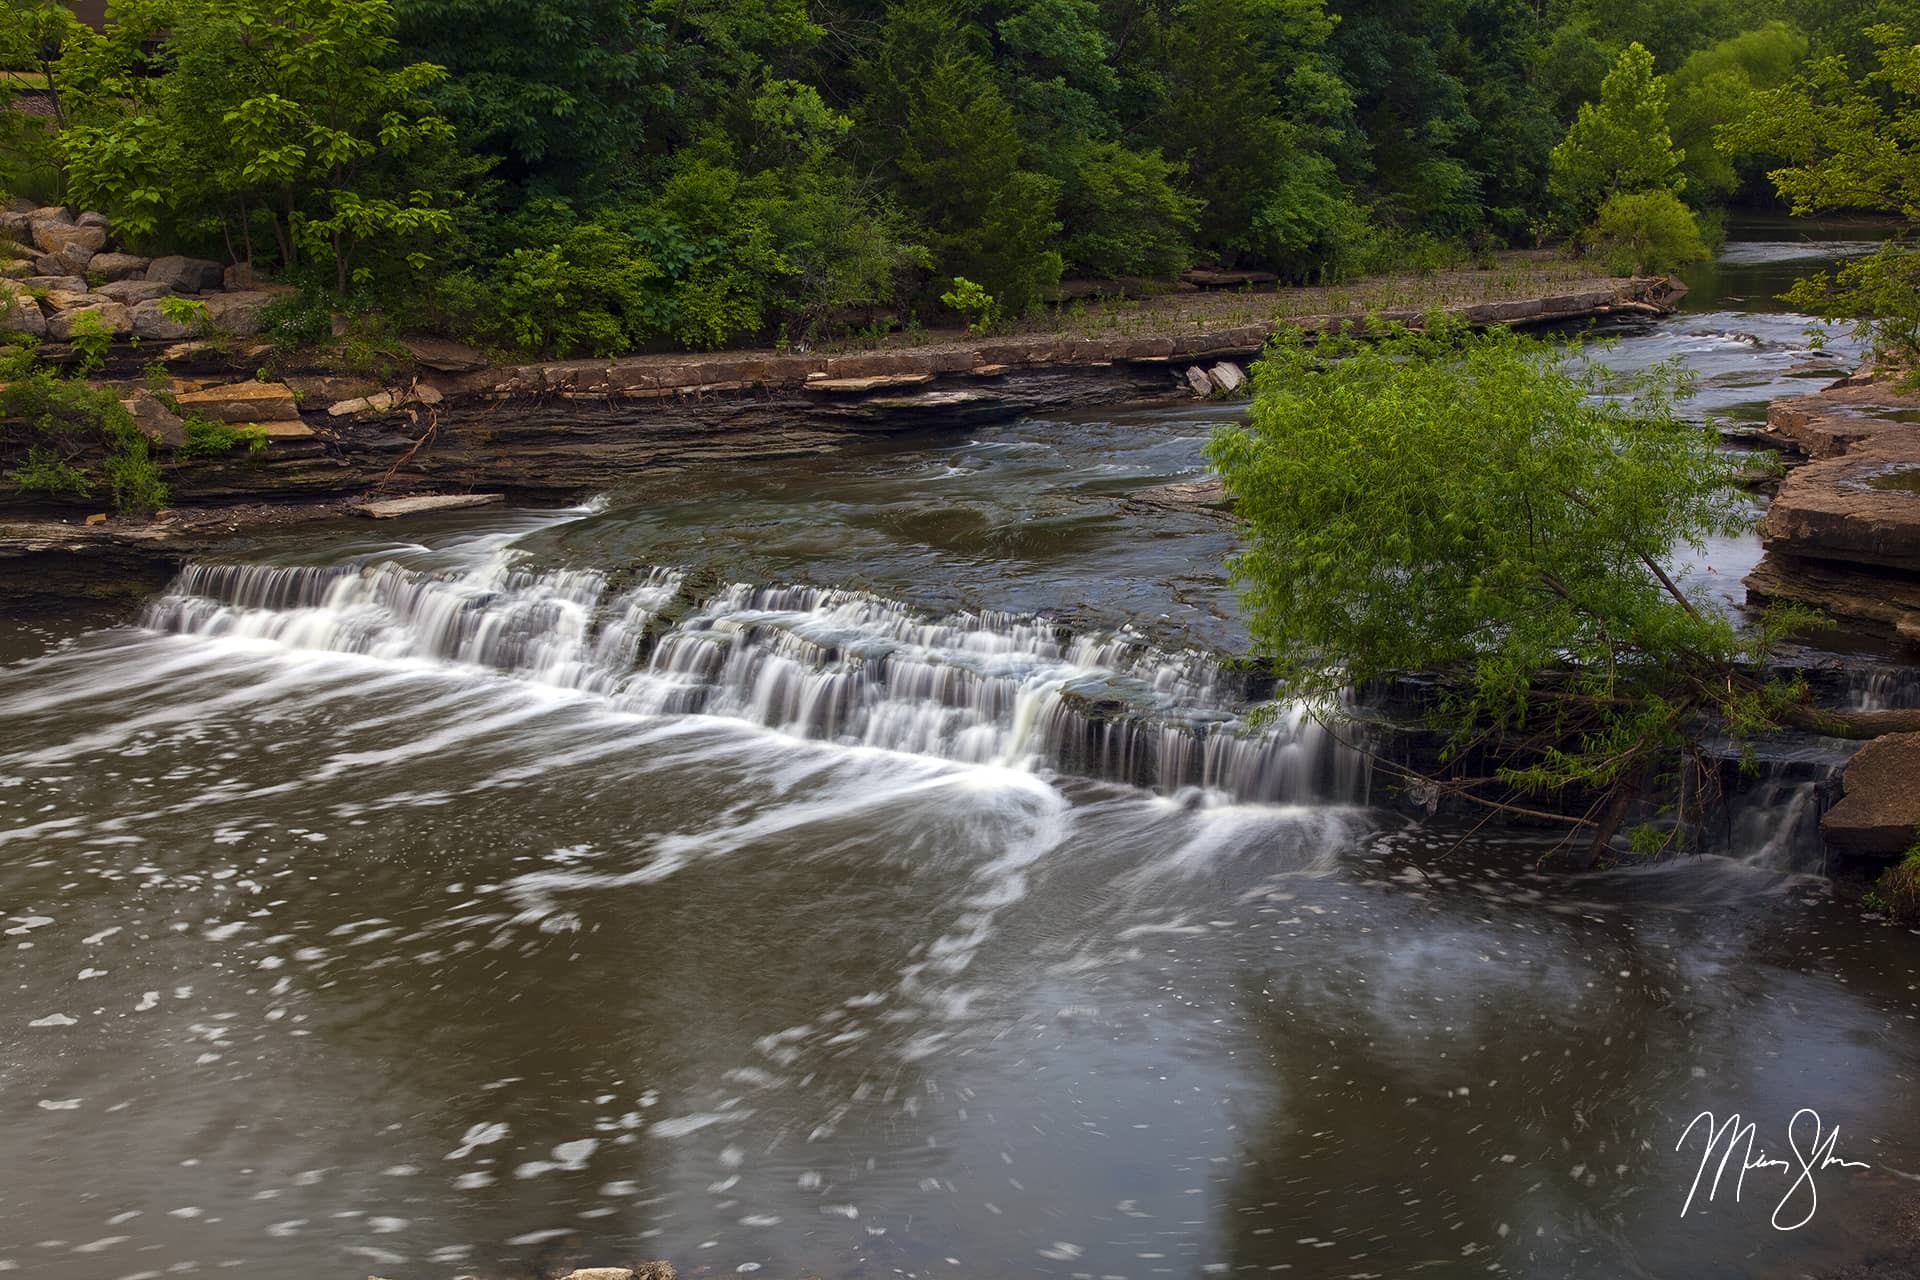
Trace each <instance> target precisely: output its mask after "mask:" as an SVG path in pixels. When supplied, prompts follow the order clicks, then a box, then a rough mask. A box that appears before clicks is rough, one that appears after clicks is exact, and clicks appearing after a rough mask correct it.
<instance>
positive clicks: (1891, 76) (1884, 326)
mask: <svg viewBox="0 0 1920 1280" xmlns="http://www.w3.org/2000/svg"><path fill="white" fill-rule="evenodd" d="M1868 35H1869V36H1870V38H1871V39H1872V41H1873V45H1874V48H1875V50H1876V65H1875V67H1874V68H1873V69H1872V70H1871V71H1868V72H1867V73H1866V74H1865V75H1863V76H1861V77H1860V78H1858V79H1855V78H1854V76H1853V74H1852V72H1851V71H1850V69H1849V65H1848V62H1847V59H1846V58H1845V57H1844V56H1842V55H1840V54H1830V55H1828V56H1826V57H1823V58H1820V59H1818V60H1817V61H1815V62H1814V63H1813V64H1812V65H1811V66H1809V67H1808V68H1807V69H1806V71H1805V72H1804V73H1803V74H1802V75H1801V76H1799V77H1797V78H1796V79H1795V80H1794V81H1793V82H1792V83H1791V84H1788V85H1784V86H1782V87H1780V88H1777V89H1771V90H1766V91H1763V92H1759V93H1755V94H1754V95H1753V96H1752V97H1751V99H1750V100H1749V106H1748V110H1747V113H1746V114H1745V115H1744V116H1743V117H1742V118H1741V119H1739V120H1737V121H1735V122H1734V123H1732V124H1729V125H1726V126H1724V127H1723V128H1721V129H1720V130H1719V132H1718V141H1719V145H1720V146H1721V148H1722V149H1723V150H1724V151H1726V152H1727V153H1728V154H1730V155H1735V156H1739V155H1751V154H1755V153H1758V154H1762V155H1774V156H1781V157H1784V158H1785V159H1786V160H1787V162H1788V163H1786V164H1785V165H1783V166H1781V167H1780V168H1777V169H1774V170H1773V171H1772V172H1770V173H1769V174H1768V175H1767V176H1768V178H1770V179H1771V180H1772V182H1773V184H1774V187H1775V188H1776V190H1778V192H1779V194H1780V196H1781V197H1782V198H1783V199H1785V200H1786V201H1787V202H1788V203H1789V205H1790V206H1791V207H1792V210H1793V212H1794V213H1796V214H1812V213H1821V212H1826V211H1830V210H1863V211H1868V212H1875V213H1891V214H1895V215H1897V216H1899V217H1900V218H1902V219H1904V220H1905V222H1906V224H1907V226H1908V228H1911V226H1912V225H1913V223H1914V221H1915V220H1916V219H1920V45H1912V44H1909V43H1908V42H1907V37H1906V32H1905V31H1904V30H1903V29H1901V28H1899V27H1892V26H1877V27H1874V28H1872V29H1871V30H1870V31H1869V32H1868ZM1787 296H1788V297H1789V298H1790V299H1791V300H1792V301H1793V302H1794V303H1795V304H1796V305H1799V306H1801V307H1804V308H1806V309H1807V310H1810V311H1812V312H1814V313H1815V314H1818V315H1821V316H1824V317H1826V318H1829V319H1835V320H1854V321H1857V322H1858V323H1859V325H1860V328H1861V329H1862V331H1863V332H1864V334H1865V336H1866V337H1867V338H1868V339H1869V340H1870V341H1871V342H1872V344H1873V346H1874V348H1875V350H1876V353H1877V354H1878V355H1879V356H1880V357H1881V358H1882V359H1883V360H1885V361H1887V362H1889V363H1893V364H1898V365H1903V366H1906V367H1907V368H1909V369H1920V254H1916V252H1915V251H1914V249H1913V247H1912V244H1911V242H1910V240H1909V238H1908V237H1907V236H1906V235H1902V236H1899V237H1896V238H1895V239H1894V240H1891V241H1889V242H1888V243H1886V244H1885V245H1883V246H1882V247H1881V248H1880V250H1879V251H1878V252H1877V253H1875V254H1873V255H1872V256H1870V257H1868V258H1865V259H1861V260H1859V261H1856V262H1853V263H1850V264H1848V265H1847V266H1845V267H1842V268H1841V269H1840V270H1839V271H1838V272H1836V273H1833V274H1829V273H1827V272H1820V273H1818V274H1816V275H1814V276H1811V277H1809V278H1808V279H1806V280H1803V281H1801V282H1800V283H1799V284H1798V285H1796V286H1795V287H1794V289H1793V290H1792V291H1791V292H1790V293H1789V294H1788V295H1787Z"/></svg>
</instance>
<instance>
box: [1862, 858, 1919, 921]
mask: <svg viewBox="0 0 1920 1280" xmlns="http://www.w3.org/2000/svg"><path fill="white" fill-rule="evenodd" d="M1867 897H1868V905H1870V906H1872V907H1875V908H1877V909H1879V910H1881V911H1884V912H1886V913H1887V914H1888V915H1890V916H1892V917H1893V918H1894V919H1895V920H1899V921H1902V922H1903V923H1906V924H1920V839H1916V840H1915V841H1914V842H1913V848H1911V849H1909V850H1907V856H1906V857H1904V858H1902V859H1901V860H1900V861H1898V862H1896V863H1894V864H1893V865H1892V866H1890V867H1888V868H1887V869H1886V870H1885V871H1883V872H1881V873H1880V879H1879V881H1878V882H1876V883H1875V885H1874V887H1873V891H1872V892H1871V893H1870V894H1868V895H1867Z"/></svg>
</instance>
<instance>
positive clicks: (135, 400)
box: [120, 387, 187, 449]
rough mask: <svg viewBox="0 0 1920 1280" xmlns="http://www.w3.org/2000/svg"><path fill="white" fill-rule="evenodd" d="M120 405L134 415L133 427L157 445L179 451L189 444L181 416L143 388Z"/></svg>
mask: <svg viewBox="0 0 1920 1280" xmlns="http://www.w3.org/2000/svg"><path fill="white" fill-rule="evenodd" d="M120 403H121V405H123V406H124V407H125V408H126V411H127V412H128V413H130V414H132V415H133V425H134V426H136V427H138V428H140V433H141V434H142V435H144V436H146V437H147V439H149V440H151V441H153V442H154V443H155V444H158V445H164V446H165V447H167V448H169V449H178V448H179V447H180V446H181V445H183V444H185V443H186V442H187V428H186V424H184V423H183V422H181V421H180V415H179V414H177V413H175V412H174V411H173V410H171V409H169V408H167V406H166V405H164V404H161V403H160V397H158V396H156V395H154V394H153V392H151V391H148V390H147V389H145V388H144V387H142V388H140V389H139V390H137V391H135V392H134V393H133V394H132V395H130V396H128V397H127V398H126V399H124V400H122V401H121V402H120Z"/></svg>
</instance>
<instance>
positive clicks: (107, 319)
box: [47, 298, 133, 342]
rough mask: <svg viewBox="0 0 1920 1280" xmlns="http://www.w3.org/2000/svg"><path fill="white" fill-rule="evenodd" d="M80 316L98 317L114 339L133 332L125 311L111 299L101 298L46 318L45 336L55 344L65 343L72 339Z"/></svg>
mask: <svg viewBox="0 0 1920 1280" xmlns="http://www.w3.org/2000/svg"><path fill="white" fill-rule="evenodd" d="M81 316H96V317H98V318H99V321H100V323H101V325H102V326H103V327H104V328H105V329H106V331H107V332H108V333H111V334H113V335H114V336H115V337H124V336H126V335H127V334H130V333H132V332H133V317H132V315H130V314H129V313H128V311H127V309H126V308H125V307H124V306H122V305H121V304H120V303H118V302H115V301H113V300H112V299H111V298H102V299H101V300H100V301H98V302H90V303H88V304H87V305H85V306H80V307H74V308H72V309H70V310H67V311H56V312H54V313H53V314H52V315H51V316H49V317H47V336H48V337H49V338H52V339H54V340H55V341H56V342H65V341H67V340H68V339H70V338H72V337H73V326H74V322H75V321H77V320H78V319H79V318H80V317H81Z"/></svg>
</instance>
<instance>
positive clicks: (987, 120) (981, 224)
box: [894, 51, 1065, 316]
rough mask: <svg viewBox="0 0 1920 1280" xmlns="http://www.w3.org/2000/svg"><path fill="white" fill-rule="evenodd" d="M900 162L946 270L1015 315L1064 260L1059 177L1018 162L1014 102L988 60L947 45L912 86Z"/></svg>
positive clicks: (903, 181) (911, 199)
mask: <svg viewBox="0 0 1920 1280" xmlns="http://www.w3.org/2000/svg"><path fill="white" fill-rule="evenodd" d="M897 147H898V149H897V152H896V154H895V159H894V165H895V168H896V170H897V172H898V174H899V178H900V186H901V190H902V192H903V194H904V195H905V196H906V199H907V201H908V203H909V204H910V205H911V207H912V208H914V209H915V210H917V211H918V212H919V214H920V216H921V217H922V218H923V219H924V220H925V223H926V225H927V228H928V232H929V235H930V247H931V248H932V250H933V252H934V257H935V259H936V261H937V262H938V263H939V272H940V274H942V275H961V276H966V277H968V278H969V279H973V280H978V281H979V282H980V283H981V284H982V285H984V286H986V289H987V291H988V292H989V293H991V294H992V295H993V296H994V298H995V299H997V300H998V302H999V304H1000V307H1001V308H1002V310H1003V311H1004V312H1005V313H1006V314H1007V315H1009V316H1019V315H1022V314H1024V313H1025V312H1026V311H1028V310H1029V309H1031V308H1032V307H1033V306H1035V305H1036V304H1037V303H1038V302H1039V300H1040V298H1041V296H1042V294H1043V293H1044V292H1045V291H1046V290H1047V289H1049V288H1051V287H1052V286H1053V285H1054V284H1056V283H1058V281H1059V279H1060V273H1061V271H1062V270H1063V269H1064V265H1065V264H1064V263H1063V261H1062V260H1061V257H1060V252H1059V250H1058V249H1056V248H1055V247H1053V238H1054V236H1055V234H1056V233H1057V232H1058V231H1059V230H1060V223H1059V222H1058V221H1057V219H1056V217H1055V211H1056V209H1057V208H1058V204H1059V199H1060V184H1059V183H1058V182H1057V181H1055V180H1054V179H1052V178H1049V177H1047V176H1046V175H1044V174H1041V173H1036V172H1034V171H1032V170H1029V169H1022V168H1021V167H1020V154H1021V148H1020V140H1019V132H1018V130H1017V129H1016V127H1015V124H1014V116H1013V109H1012V107H1011V106H1010V105H1008V103H1007V100H1006V98H1005V96H1004V95H1003V94H1002V93H1001V92H1000V90H999V88H998V86H997V85H996V84H995V83H994V80H993V76H992V71H991V68H990V67H989V65H988V64H987V62H986V61H985V60H984V59H983V58H980V57H978V56H975V55H971V54H964V53H958V52H952V51H949V52H947V53H944V54H943V55H941V56H940V57H939V59H938V60H937V61H936V62H934V63H933V65H932V66H931V67H929V68H928V69H927V71H926V73H925V74H924V75H923V76H922V77H920V79H919V81H918V82H917V83H916V84H914V85H913V86H912V87H911V91H910V93H909V95H908V99H907V104H906V118H905V121H904V128H903V129H902V130H901V131H900V134H899V136H898V139H897Z"/></svg>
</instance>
